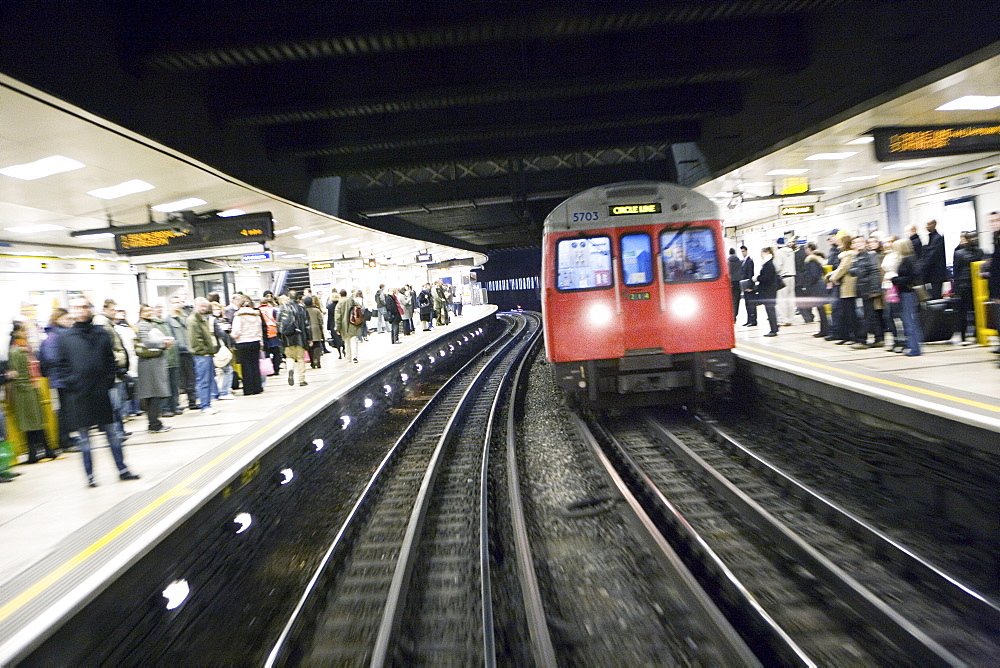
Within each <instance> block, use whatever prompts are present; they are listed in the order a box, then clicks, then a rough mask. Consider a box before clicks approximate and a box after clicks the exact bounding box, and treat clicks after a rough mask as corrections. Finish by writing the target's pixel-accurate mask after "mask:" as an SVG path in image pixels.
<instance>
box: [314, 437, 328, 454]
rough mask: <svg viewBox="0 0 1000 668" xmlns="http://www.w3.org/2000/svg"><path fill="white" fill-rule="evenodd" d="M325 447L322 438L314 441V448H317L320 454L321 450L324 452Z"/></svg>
mask: <svg viewBox="0 0 1000 668" xmlns="http://www.w3.org/2000/svg"><path fill="white" fill-rule="evenodd" d="M324 445H326V444H325V443H324V442H323V439H322V438H314V439H313V447H314V448H316V452H319V451H320V450H322V449H323V446H324Z"/></svg>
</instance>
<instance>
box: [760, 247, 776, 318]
mask: <svg viewBox="0 0 1000 668" xmlns="http://www.w3.org/2000/svg"><path fill="white" fill-rule="evenodd" d="M760 258H761V260H763V262H764V264H763V265H761V268H760V274H759V275H758V276H757V299H758V301H759V302H760V303H761V304H763V305H764V312H765V313H767V324H768V325H770V327H771V331H769V332H768V333H767V334H765V335H764V336H777V335H778V315H777V313H776V312H775V306H774V302H775V298H776V297H777V295H778V273H777V270H775V268H774V259H773V258H774V251H773V250H771V248H770V247H767V248H764V249H763V250H761V252H760Z"/></svg>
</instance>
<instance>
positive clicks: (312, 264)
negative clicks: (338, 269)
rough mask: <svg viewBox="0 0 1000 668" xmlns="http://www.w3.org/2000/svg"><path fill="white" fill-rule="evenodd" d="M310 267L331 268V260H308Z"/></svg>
mask: <svg viewBox="0 0 1000 668" xmlns="http://www.w3.org/2000/svg"><path fill="white" fill-rule="evenodd" d="M309 268H310V269H333V263H332V262H310V263H309Z"/></svg>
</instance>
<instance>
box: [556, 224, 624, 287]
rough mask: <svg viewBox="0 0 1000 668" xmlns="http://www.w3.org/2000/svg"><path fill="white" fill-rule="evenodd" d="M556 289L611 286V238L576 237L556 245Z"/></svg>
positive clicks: (563, 240)
mask: <svg viewBox="0 0 1000 668" xmlns="http://www.w3.org/2000/svg"><path fill="white" fill-rule="evenodd" d="M556 276H557V278H556V287H557V288H558V289H559V290H592V289H594V288H606V287H610V286H611V238H610V237H589V238H588V237H576V238H573V239H562V240H560V241H559V243H557V244H556Z"/></svg>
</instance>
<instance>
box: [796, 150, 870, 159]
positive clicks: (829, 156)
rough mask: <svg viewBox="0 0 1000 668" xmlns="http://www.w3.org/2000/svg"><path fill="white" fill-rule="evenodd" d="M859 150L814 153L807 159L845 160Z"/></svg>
mask: <svg viewBox="0 0 1000 668" xmlns="http://www.w3.org/2000/svg"><path fill="white" fill-rule="evenodd" d="M857 154H858V152H857V151H841V152H839V153H813V154H812V155H810V156H809V157H808V158H806V160H844V159H845V158H850V157H851V156H852V155H857Z"/></svg>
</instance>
